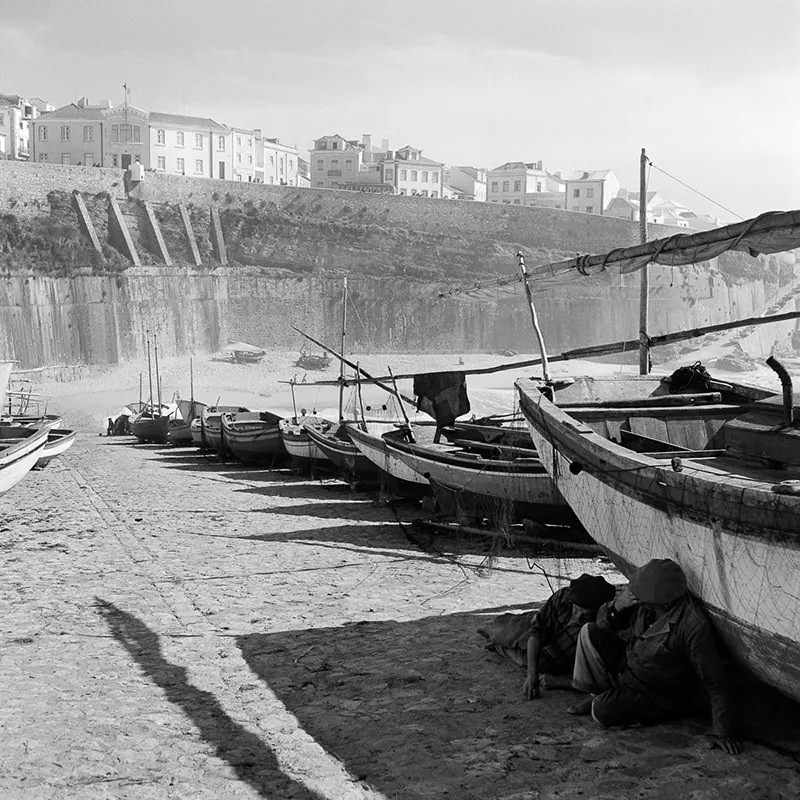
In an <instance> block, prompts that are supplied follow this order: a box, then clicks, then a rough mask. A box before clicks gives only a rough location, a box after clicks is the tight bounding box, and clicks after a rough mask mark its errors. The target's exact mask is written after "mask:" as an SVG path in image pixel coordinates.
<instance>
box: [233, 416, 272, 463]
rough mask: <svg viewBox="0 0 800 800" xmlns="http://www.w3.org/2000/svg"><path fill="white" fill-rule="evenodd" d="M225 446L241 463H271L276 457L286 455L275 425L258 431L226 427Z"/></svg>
mask: <svg viewBox="0 0 800 800" xmlns="http://www.w3.org/2000/svg"><path fill="white" fill-rule="evenodd" d="M225 444H226V445H227V446H228V447H229V448H230V451H231V452H232V453H233V454H234V455H235V456H236V457H237V458H239V459H241V460H242V461H273V460H274V459H275V458H276V457H277V456H281V455H284V454H285V453H286V448H285V447H284V446H283V438H282V437H281V432H280V429H279V428H278V426H277V425H271V426H269V428H268V429H262V430H260V431H258V430H249V431H241V430H237V428H236V426H235V425H234V426H228V425H226V426H225Z"/></svg>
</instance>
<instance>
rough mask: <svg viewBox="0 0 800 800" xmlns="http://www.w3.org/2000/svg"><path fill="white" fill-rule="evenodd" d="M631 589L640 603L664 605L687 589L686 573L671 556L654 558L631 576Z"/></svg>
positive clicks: (681, 595)
mask: <svg viewBox="0 0 800 800" xmlns="http://www.w3.org/2000/svg"><path fill="white" fill-rule="evenodd" d="M630 588H631V591H632V592H633V593H634V594H635V595H636V597H637V598H638V599H639V600H640V601H641V602H642V603H655V604H657V605H665V604H667V603H671V602H672V601H673V600H677V599H678V598H679V597H683V595H685V594H686V592H687V591H688V589H687V587H686V575H685V574H684V572H683V570H682V569H681V568H680V566H679V565H678V564H676V563H675V562H674V561H673V560H672V559H671V558H654V559H653V560H652V561H648V562H647V563H646V564H645V565H644V566H643V567H639V569H637V570H636V572H634V573H633V575H632V576H631V583H630Z"/></svg>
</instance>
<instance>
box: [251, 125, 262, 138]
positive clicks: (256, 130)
mask: <svg viewBox="0 0 800 800" xmlns="http://www.w3.org/2000/svg"><path fill="white" fill-rule="evenodd" d="M253 138H254V139H260V138H261V128H253Z"/></svg>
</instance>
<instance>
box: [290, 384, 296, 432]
mask: <svg viewBox="0 0 800 800" xmlns="http://www.w3.org/2000/svg"><path fill="white" fill-rule="evenodd" d="M289 387H290V389H291V391H292V411H293V412H294V421H295V424H296V423H297V403H296V401H295V399H294V378H292V380H290V381H289Z"/></svg>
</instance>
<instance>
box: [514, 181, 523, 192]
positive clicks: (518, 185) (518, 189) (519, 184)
mask: <svg viewBox="0 0 800 800" xmlns="http://www.w3.org/2000/svg"><path fill="white" fill-rule="evenodd" d="M514 191H515V192H521V191H522V181H514Z"/></svg>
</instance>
